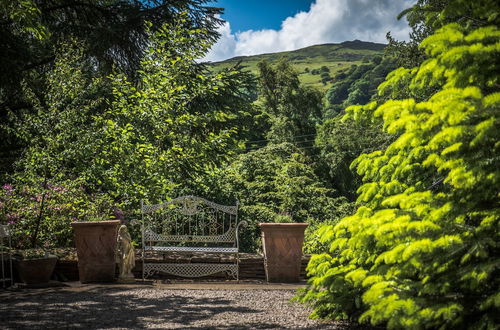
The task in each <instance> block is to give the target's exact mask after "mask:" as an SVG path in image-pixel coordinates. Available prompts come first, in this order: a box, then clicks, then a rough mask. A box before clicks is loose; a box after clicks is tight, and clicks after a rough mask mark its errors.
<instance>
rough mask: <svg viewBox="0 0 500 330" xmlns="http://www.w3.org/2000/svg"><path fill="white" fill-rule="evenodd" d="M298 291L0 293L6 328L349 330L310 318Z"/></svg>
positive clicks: (1, 325)
mask: <svg viewBox="0 0 500 330" xmlns="http://www.w3.org/2000/svg"><path fill="white" fill-rule="evenodd" d="M294 294H295V292H294V291H293V290H255V289H253V290H223V289H222V290H189V289H188V290H171V289H165V288H158V287H136V288H130V287H129V288H127V287H120V286H112V287H106V286H100V287H83V288H78V289H75V288H50V289H30V290H23V291H20V292H8V291H3V292H0V328H2V329H16V328H30V329H36V328H44V329H46V328H51V329H53V328H76V329H96V328H106V329H113V328H114V329H137V328H157V329H158V328H161V329H176V328H182V329H255V328H260V329H298V328H302V329H346V328H348V325H346V324H345V323H340V322H330V323H321V322H318V321H314V320H310V319H308V318H307V315H308V314H309V313H310V310H309V309H307V308H305V307H304V306H302V305H300V304H297V303H292V302H290V301H289V300H290V299H291V298H292V297H293V296H294Z"/></svg>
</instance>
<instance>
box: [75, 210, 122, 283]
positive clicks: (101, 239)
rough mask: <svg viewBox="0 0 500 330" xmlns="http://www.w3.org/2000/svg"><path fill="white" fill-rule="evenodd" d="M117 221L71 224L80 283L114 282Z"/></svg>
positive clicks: (118, 222)
mask: <svg viewBox="0 0 500 330" xmlns="http://www.w3.org/2000/svg"><path fill="white" fill-rule="evenodd" d="M119 225H120V221H119V220H110V221H95V222H73V223H72V224H71V226H73V230H74V232H75V245H76V253H77V256H78V274H79V276H80V282H82V283H89V282H112V281H114V280H115V268H116V259H115V253H116V252H115V248H116V235H117V233H118V227H119Z"/></svg>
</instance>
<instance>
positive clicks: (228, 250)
mask: <svg viewBox="0 0 500 330" xmlns="http://www.w3.org/2000/svg"><path fill="white" fill-rule="evenodd" d="M144 249H145V250H146V251H158V252H206V253H238V248H236V247H228V248H224V247H203V246H202V247H197V246H194V247H192V246H146V247H145V248H144Z"/></svg>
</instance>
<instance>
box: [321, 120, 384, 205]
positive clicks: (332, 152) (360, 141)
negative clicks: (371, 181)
mask: <svg viewBox="0 0 500 330" xmlns="http://www.w3.org/2000/svg"><path fill="white" fill-rule="evenodd" d="M390 141H391V137H390V136H388V135H387V134H385V133H383V132H382V131H381V127H380V126H379V125H373V124H371V123H359V122H355V121H353V120H342V119H341V116H337V117H334V118H332V119H328V120H326V121H325V122H324V123H323V124H322V125H321V126H319V128H318V135H317V137H316V141H315V143H316V146H317V147H318V149H319V157H318V163H319V164H318V167H319V169H318V171H317V173H319V175H320V178H321V179H322V180H323V181H324V182H327V183H328V186H331V187H333V188H334V189H335V190H336V191H337V192H338V194H339V195H341V196H344V197H346V198H347V199H348V200H349V201H355V200H356V196H357V195H356V191H357V189H358V188H359V187H360V186H361V177H360V176H359V175H358V174H357V173H356V172H355V171H353V170H352V169H351V168H350V165H351V163H352V162H353V161H354V160H355V159H356V158H357V157H358V156H359V155H361V154H363V153H370V152H373V151H375V150H383V149H385V148H386V147H387V145H388V143H390Z"/></svg>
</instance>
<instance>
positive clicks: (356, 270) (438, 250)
mask: <svg viewBox="0 0 500 330" xmlns="http://www.w3.org/2000/svg"><path fill="white" fill-rule="evenodd" d="M453 3H455V2H453ZM421 47H422V48H423V49H424V50H425V51H426V53H427V54H428V56H429V59H428V60H426V61H425V62H424V63H423V64H422V65H421V66H420V67H418V68H414V69H403V68H400V69H398V70H396V71H394V72H393V73H392V74H390V75H389V76H388V78H387V79H386V82H385V83H383V84H381V85H380V86H379V91H380V93H381V94H386V93H387V91H390V90H392V91H394V90H395V89H397V88H398V86H400V85H403V84H406V85H407V86H408V85H409V89H410V94H411V95H416V96H419V97H421V98H420V99H419V98H408V99H404V100H389V101H387V102H385V103H384V104H375V103H371V104H368V105H365V106H355V107H350V108H348V109H347V110H346V111H347V116H346V118H350V119H353V118H354V119H355V120H359V121H363V122H370V121H371V122H376V121H377V120H380V119H381V120H382V121H383V127H384V129H385V130H386V131H387V132H388V133H389V134H392V135H394V136H395V137H394V140H393V142H392V143H391V144H390V145H389V146H388V147H387V148H386V149H385V150H379V151H376V152H372V153H370V154H364V155H361V156H360V157H358V158H357V159H356V160H355V161H354V162H353V164H352V165H351V166H352V168H353V169H355V170H356V171H357V173H358V174H359V175H361V176H362V177H363V181H364V185H363V186H361V187H360V188H359V190H358V193H359V197H358V201H357V202H358V205H359V207H358V210H357V212H356V213H355V214H354V215H353V216H350V217H347V218H344V219H342V220H341V221H340V222H339V223H338V224H337V225H336V226H335V227H334V228H333V229H331V228H324V229H323V231H322V237H324V238H325V241H327V240H331V242H330V254H331V256H332V259H331V261H330V262H329V263H328V266H329V267H330V269H328V270H326V269H325V267H327V264H324V265H323V266H322V268H321V270H322V274H329V276H328V278H326V277H325V276H322V277H321V276H319V275H318V273H316V272H315V270H316V268H315V266H314V265H313V264H312V265H310V268H309V269H310V273H311V274H312V275H314V277H313V280H312V281H313V283H314V285H315V287H316V288H318V287H319V288H323V289H324V290H326V291H327V292H328V293H330V295H331V296H330V300H329V301H330V302H331V303H332V305H331V308H332V309H336V311H335V312H333V313H334V314H335V315H338V313H339V310H341V311H345V312H346V313H349V314H350V315H359V314H357V312H359V310H361V311H362V312H363V313H362V316H361V317H360V318H359V320H361V321H365V322H371V323H373V324H383V325H386V326H387V327H389V328H395V329H400V328H415V329H421V328H426V327H429V328H438V327H442V328H452V327H454V326H457V325H459V326H461V327H468V326H477V327H479V328H481V327H483V328H487V327H490V326H491V324H492V323H491V320H492V319H493V318H494V315H495V314H496V313H498V305H499V303H498V292H499V290H500V279H499V277H498V269H499V266H500V264H499V262H498V260H500V255H499V246H500V236H499V234H498V232H499V218H500V193H499V187H500V142H499V141H500V129H499V127H500V126H499V121H500V112H499V109H500V94H499V91H498V90H499V86H500V85H499V80H498V77H499V75H498V72H500V62H499V61H498V58H500V31H499V30H498V28H497V26H489V27H481V28H478V29H476V30H474V31H473V32H468V30H467V29H466V28H464V27H461V26H460V25H458V24H451V25H448V26H445V27H443V28H442V29H440V30H439V31H437V33H436V34H434V35H433V36H431V37H429V38H427V39H426V40H424V41H423V42H422V44H421ZM429 91H430V94H428V95H427V96H426V97H425V98H424V97H422V96H423V95H425V94H426V93H429ZM329 230H331V231H332V232H333V235H332V234H331V233H329V232H328V231H329ZM327 282H328V285H326V283H327ZM331 283H336V284H337V285H340V286H341V287H336V288H331ZM348 294H351V295H352V294H359V295H361V296H362V303H363V304H361V305H359V306H360V307H357V309H355V308H354V307H353V305H349V304H348V305H346V307H343V306H342V305H341V303H342V302H345V301H347V298H348V297H347V295H348ZM324 297H325V296H323V299H325V300H326V298H324ZM351 298H352V297H351ZM318 304H320V303H318ZM493 306H496V310H495V307H493Z"/></svg>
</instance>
